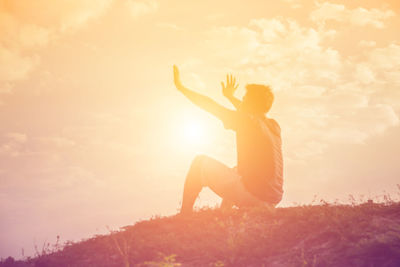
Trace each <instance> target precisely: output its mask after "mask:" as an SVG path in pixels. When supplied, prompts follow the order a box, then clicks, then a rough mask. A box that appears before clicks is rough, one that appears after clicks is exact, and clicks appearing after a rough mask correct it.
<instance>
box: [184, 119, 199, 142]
mask: <svg viewBox="0 0 400 267" xmlns="http://www.w3.org/2000/svg"><path fill="white" fill-rule="evenodd" d="M182 138H183V140H182V141H184V143H186V144H192V145H198V144H202V143H203V141H204V140H203V139H204V125H202V124H201V123H200V122H198V121H188V122H185V124H184V125H183V129H182Z"/></svg>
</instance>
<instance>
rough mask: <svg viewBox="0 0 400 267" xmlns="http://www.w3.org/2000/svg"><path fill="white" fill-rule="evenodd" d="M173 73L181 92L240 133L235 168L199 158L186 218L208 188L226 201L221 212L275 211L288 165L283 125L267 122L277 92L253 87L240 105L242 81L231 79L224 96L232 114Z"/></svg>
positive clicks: (190, 177) (189, 182)
mask: <svg viewBox="0 0 400 267" xmlns="http://www.w3.org/2000/svg"><path fill="white" fill-rule="evenodd" d="M173 68H174V83H175V86H176V88H177V89H178V90H179V91H180V92H182V93H183V95H184V96H186V97H187V98H188V99H189V100H190V101H191V102H192V103H193V104H195V105H197V106H199V107H200V108H202V109H204V110H206V111H208V112H210V113H211V114H213V115H214V116H216V117H217V118H219V119H220V120H221V121H222V122H223V124H224V126H225V128H226V129H231V130H234V131H235V132H236V144H237V167H235V168H229V167H227V166H225V165H224V164H222V163H221V162H219V161H217V160H215V159H213V158H211V157H208V156H205V155H199V156H196V157H195V159H194V160H193V161H192V164H191V166H190V169H189V172H188V174H187V176H186V181H185V185H184V190H183V200H182V208H181V214H188V213H191V212H192V209H193V205H194V202H195V201H196V198H197V196H198V194H199V193H200V191H201V189H202V188H203V187H205V186H208V187H209V188H210V189H211V190H213V191H214V192H215V193H216V194H217V195H219V196H220V197H221V198H222V204H221V207H232V206H233V205H236V206H237V207H239V208H240V207H248V206H257V205H266V206H269V207H275V206H276V205H277V204H278V203H279V202H280V201H281V199H282V194H283V190H282V185H283V161H282V149H281V147H282V145H281V133H280V132H281V130H280V127H279V124H278V123H277V122H276V121H275V120H273V119H270V118H267V117H266V114H267V112H268V111H269V110H270V108H271V106H272V102H273V100H274V95H273V94H272V92H271V89H270V88H269V87H268V86H265V85H259V84H248V85H246V94H245V96H244V97H243V99H242V101H240V100H239V99H237V98H235V97H234V92H235V90H236V89H237V87H238V85H237V84H236V79H235V78H234V77H232V75H227V79H226V85H225V84H224V83H223V82H221V84H222V93H223V95H224V96H225V97H227V98H228V99H229V100H230V102H231V103H232V104H233V105H234V106H235V108H236V110H231V109H227V108H225V107H223V106H221V105H219V104H218V103H216V102H215V101H214V100H212V99H211V98H209V97H206V96H203V95H201V94H198V93H196V92H194V91H192V90H190V89H188V88H186V87H184V86H183V85H182V83H181V81H180V75H179V70H178V68H177V67H176V66H174V67H173Z"/></svg>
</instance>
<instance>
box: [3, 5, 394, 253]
mask: <svg viewBox="0 0 400 267" xmlns="http://www.w3.org/2000/svg"><path fill="white" fill-rule="evenodd" d="M399 13H400V4H398V1H397V0H392V1H375V0H374V1H372V0H368V1H365V0H363V1H361V0H359V1H334V0H332V1H327V2H325V1H297V0H284V1H218V2H217V3H215V1H198V2H193V1H162V0H57V1H54V0H35V1H23V0H13V1H11V0H0V122H1V124H0V212H1V220H0V257H5V256H8V255H12V256H16V257H20V255H21V252H20V251H21V248H22V247H24V249H25V251H26V254H28V255H29V254H30V253H32V250H33V244H34V242H36V243H38V244H40V245H41V244H42V242H43V241H44V240H45V239H47V240H48V241H50V242H53V241H55V238H56V236H57V235H60V236H61V238H62V240H63V241H65V240H69V239H73V240H78V239H80V238H87V237H89V236H91V235H93V234H96V233H104V232H105V231H106V225H109V226H111V227H112V228H116V227H119V226H123V225H127V224H132V223H134V222H135V221H136V220H138V219H143V218H149V217H150V216H152V215H168V214H173V213H176V211H177V208H178V207H179V203H180V200H181V193H182V189H183V181H184V178H185V173H186V171H187V170H188V167H189V164H190V162H191V160H192V159H193V157H194V156H195V155H196V154H198V153H206V154H208V155H211V156H213V157H215V158H217V159H218V160H220V161H222V162H224V163H226V164H227V165H229V166H233V165H234V164H235V160H236V154H235V153H236V152H235V146H234V135H233V133H232V132H228V131H225V130H224V128H223V127H222V124H221V123H220V122H219V121H217V120H216V119H214V118H212V117H211V116H210V115H208V114H206V113H204V112H203V111H201V110H199V109H197V108H196V107H194V106H193V105H191V104H190V103H189V102H188V101H187V100H186V99H185V98H184V97H183V96H182V95H180V94H179V93H178V92H177V90H176V89H175V88H174V86H173V82H172V64H177V65H178V66H179V67H180V69H181V75H182V80H183V82H184V83H185V84H186V85H187V86H188V87H190V88H192V89H195V90H197V91H198V92H201V93H204V94H207V95H209V96H211V97H213V98H214V99H216V100H217V101H219V102H220V103H222V104H224V105H226V106H229V103H228V102H227V100H225V99H223V97H222V94H221V88H220V81H221V80H222V79H223V78H224V75H225V74H226V73H227V72H231V73H233V74H235V75H237V76H238V80H239V83H240V87H239V91H238V92H237V95H238V96H241V95H243V93H244V90H243V86H244V85H245V84H246V83H255V82H259V83H265V84H269V85H271V86H272V88H273V89H274V92H275V95H276V97H275V103H274V105H273V108H272V110H271V114H270V116H271V117H273V118H275V119H276V120H277V121H278V122H279V123H280V125H281V128H282V137H283V150H284V162H285V169H284V175H285V177H284V183H285V185H284V190H285V194H284V199H283V201H282V202H281V204H280V206H287V205H292V204H293V203H295V202H296V203H310V202H311V201H312V199H313V198H314V195H317V196H318V197H320V198H324V199H327V200H335V199H336V198H338V199H340V200H341V201H343V202H344V201H346V200H347V199H348V195H349V194H353V195H355V196H357V197H358V196H361V195H365V196H366V197H368V196H372V197H373V196H379V195H382V194H383V192H384V191H387V192H391V193H393V194H395V195H394V196H396V194H398V193H397V192H399V191H398V190H397V189H396V184H397V183H399V182H398V181H399V178H398V177H399V174H400V167H399V164H398V158H399V151H400V139H399V136H400V126H399V115H400V19H399V15H398V14H399ZM193 128H194V129H197V131H199V132H200V134H199V135H198V136H197V135H196V134H194V135H195V136H191V135H193V132H191V131H193ZM200 139H201V140H200ZM218 201H219V200H218V198H217V197H215V196H214V195H213V194H211V193H210V192H209V191H207V190H205V191H204V192H203V193H202V194H201V196H200V201H199V202H198V205H200V206H201V205H206V204H212V205H213V204H215V203H217V202H218Z"/></svg>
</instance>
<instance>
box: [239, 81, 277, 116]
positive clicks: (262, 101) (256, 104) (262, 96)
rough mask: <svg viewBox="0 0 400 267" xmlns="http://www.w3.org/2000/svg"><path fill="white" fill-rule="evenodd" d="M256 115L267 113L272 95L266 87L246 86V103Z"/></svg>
mask: <svg viewBox="0 0 400 267" xmlns="http://www.w3.org/2000/svg"><path fill="white" fill-rule="evenodd" d="M247 101H248V103H247V104H248V105H249V106H250V107H251V108H252V109H253V110H254V111H255V112H257V113H263V114H265V113H267V112H268V111H269V110H270V109H271V106H272V103H273V102H274V94H273V93H272V90H271V88H270V87H269V86H268V85H263V84H254V83H252V84H248V85H246V102H247Z"/></svg>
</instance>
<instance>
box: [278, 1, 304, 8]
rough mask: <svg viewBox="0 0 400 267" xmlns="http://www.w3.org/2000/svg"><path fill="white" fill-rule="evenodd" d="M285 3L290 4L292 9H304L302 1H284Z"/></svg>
mask: <svg viewBox="0 0 400 267" xmlns="http://www.w3.org/2000/svg"><path fill="white" fill-rule="evenodd" d="M283 2H286V3H288V4H289V5H290V7H291V8H300V7H302V5H301V0H283Z"/></svg>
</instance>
